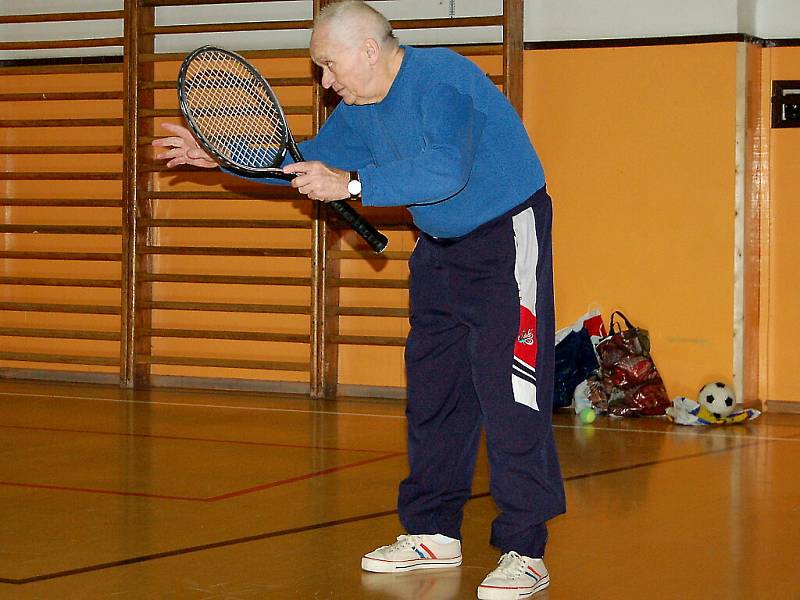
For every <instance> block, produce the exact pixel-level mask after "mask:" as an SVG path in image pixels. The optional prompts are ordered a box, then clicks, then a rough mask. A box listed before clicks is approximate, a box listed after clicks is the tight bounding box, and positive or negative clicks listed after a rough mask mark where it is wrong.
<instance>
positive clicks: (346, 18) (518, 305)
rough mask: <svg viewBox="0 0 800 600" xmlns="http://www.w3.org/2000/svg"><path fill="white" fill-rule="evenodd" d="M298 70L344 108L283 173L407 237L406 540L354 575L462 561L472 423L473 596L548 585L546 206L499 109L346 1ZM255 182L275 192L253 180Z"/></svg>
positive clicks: (555, 498)
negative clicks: (480, 533) (479, 520)
mask: <svg viewBox="0 0 800 600" xmlns="http://www.w3.org/2000/svg"><path fill="white" fill-rule="evenodd" d="M311 58H312V60H313V61H314V63H316V64H317V65H318V66H319V67H320V68H321V70H322V85H323V86H324V87H325V88H331V89H333V90H334V91H335V92H336V93H337V94H338V95H339V96H341V98H342V102H340V104H339V105H338V107H337V108H336V110H334V111H333V113H332V114H331V116H330V118H329V119H328V120H327V121H326V123H325V124H324V126H323V127H322V128H321V130H320V132H319V134H318V135H317V136H316V137H314V138H313V139H311V140H308V141H306V142H304V143H302V144H301V149H302V151H303V153H304V155H305V156H306V157H307V159H308V160H307V161H306V162H302V163H291V162H289V159H287V164H285V165H284V167H283V169H284V171H285V172H287V173H296V174H297V175H298V176H297V177H296V178H295V179H294V180H293V181H292V183H291V185H292V186H294V187H296V188H297V189H298V190H299V191H300V192H301V193H302V194H304V195H306V196H307V197H309V198H311V199H315V200H321V201H332V200H341V199H347V198H357V199H360V200H361V202H362V203H363V204H364V205H367V206H397V205H405V206H407V207H408V210H409V211H410V213H411V215H412V216H413V219H414V223H415V224H416V225H417V227H418V228H419V229H420V238H419V241H418V243H417V246H416V248H415V250H414V252H413V255H412V257H411V261H410V269H411V279H410V302H411V331H410V333H409V336H408V341H407V345H406V353H405V359H406V370H407V382H408V401H407V409H406V415H407V418H408V457H409V467H410V473H409V475H408V477H407V478H406V479H405V480H404V481H402V482H401V484H400V492H399V498H398V513H399V516H400V521H401V523H402V525H403V527H404V528H405V530H406V533H405V534H403V535H401V536H399V537H398V538H397V541H396V542H394V543H392V544H390V545H387V546H381V547H380V548H378V549H376V550H374V551H372V552H369V553H367V554H366V555H365V556H364V557H363V558H362V561H361V566H362V568H363V569H364V570H366V571H372V572H380V573H396V572H402V571H410V570H413V569H432V568H444V567H454V566H458V565H460V564H461V542H460V540H461V524H462V520H463V507H464V504H465V503H466V501H467V500H468V498H469V495H470V489H471V484H472V477H473V472H474V466H475V458H476V454H477V450H478V444H479V438H480V432H481V428H482V427H483V428H485V431H486V441H487V448H488V452H489V463H490V472H491V493H492V497H493V499H494V501H495V503H496V504H497V506H498V507H499V509H500V514H499V516H497V518H496V519H495V520H494V523H493V524H492V533H491V543H492V544H493V545H494V546H496V547H497V548H499V550H500V551H501V553H502V556H501V558H500V561H499V563H498V566H497V568H496V569H495V570H494V571H492V572H491V573H489V575H488V576H487V577H486V578H485V579H484V580H483V582H482V583H481V584H480V586H479V587H478V598H483V599H505V598H510V599H516V598H523V597H527V596H530V595H532V594H533V593H535V592H537V591H539V590H542V589H544V588H545V587H547V586H548V584H549V575H548V572H547V569H546V568H545V566H544V562H543V556H544V550H545V545H546V542H547V527H546V521H547V520H549V519H551V518H553V517H555V516H556V515H558V514H561V513H563V512H564V510H565V502H564V489H563V482H562V478H561V472H560V467H559V464H558V458H557V455H556V449H555V444H554V440H553V433H552V426H551V412H552V395H553V354H554V308H553V287H552V259H551V210H552V209H551V202H550V198H549V196H548V195H547V192H546V190H545V178H544V173H543V169H542V166H541V163H540V161H539V159H538V157H537V155H536V152H535V151H534V149H533V147H532V146H531V143H530V141H529V139H528V136H527V134H526V132H525V129H524V127H523V125H522V122H521V121H520V119H519V117H518V116H517V114H516V113H515V111H514V109H513V108H512V107H511V105H510V104H509V103H508V101H507V100H506V99H505V97H504V96H503V95H502V94H501V93H500V92H499V91H498V90H497V88H496V87H495V86H494V85H493V84H492V83H491V81H490V80H489V79H488V78H487V77H486V76H485V74H484V73H482V72H481V70H480V69H479V68H478V67H477V66H475V65H474V64H473V63H472V62H471V61H469V60H467V59H465V58H463V57H461V56H459V55H458V54H456V53H454V52H451V51H449V50H446V49H441V48H438V49H421V48H413V47H410V46H401V45H399V44H398V42H397V40H396V39H395V37H394V35H393V34H392V30H391V26H390V24H389V22H388V21H387V20H386V18H385V17H384V16H383V15H381V14H380V13H379V12H377V11H376V10H374V9H373V8H371V7H370V6H369V5H367V4H365V3H364V2H361V1H356V0H345V1H342V2H337V3H335V4H331V5H329V6H327V7H326V8H325V9H323V11H321V13H320V14H319V16H318V17H317V19H316V21H315V24H314V32H313V35H312V38H311ZM165 127H167V128H168V129H169V130H170V131H171V132H172V133H174V134H175V135H174V136H173V137H168V138H163V139H161V140H156V141H155V142H154V145H156V146H162V147H167V148H171V149H170V150H168V151H166V152H163V153H162V154H160V155H159V158H164V159H168V163H167V164H168V166H174V165H178V164H187V163H188V164H194V165H197V166H204V167H213V166H216V165H215V163H214V162H213V161H212V160H211V159H210V157H209V156H208V155H206V154H205V153H204V152H203V151H202V150H201V149H200V148H199V147H198V145H197V143H196V142H195V141H194V140H193V139H192V137H191V135H190V134H189V132H188V131H187V130H186V129H184V128H182V127H178V126H175V125H168V126H165ZM262 181H263V182H264V183H276V182H275V181H272V180H262Z"/></svg>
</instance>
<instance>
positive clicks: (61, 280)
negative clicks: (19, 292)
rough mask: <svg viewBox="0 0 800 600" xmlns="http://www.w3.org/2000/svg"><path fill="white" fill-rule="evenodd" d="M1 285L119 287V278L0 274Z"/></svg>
mask: <svg viewBox="0 0 800 600" xmlns="http://www.w3.org/2000/svg"><path fill="white" fill-rule="evenodd" d="M0 284H3V285H44V286H55V287H77V288H96V287H100V288H119V287H120V280H119V279H72V278H65V277H7V276H0Z"/></svg>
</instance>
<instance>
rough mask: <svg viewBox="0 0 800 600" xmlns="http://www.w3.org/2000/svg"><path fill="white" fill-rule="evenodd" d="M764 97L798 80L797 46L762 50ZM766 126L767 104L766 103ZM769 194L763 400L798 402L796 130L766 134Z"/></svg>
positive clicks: (799, 182) (799, 159)
mask: <svg viewBox="0 0 800 600" xmlns="http://www.w3.org/2000/svg"><path fill="white" fill-rule="evenodd" d="M763 64H764V67H763V72H764V84H765V85H764V87H765V90H764V93H765V94H766V95H767V97H769V95H770V94H771V89H772V85H771V81H772V80H775V79H797V80H800V48H796V47H786V48H780V47H778V48H768V49H766V50H765V51H764V63H763ZM764 104H765V115H764V116H765V118H766V119H767V126H769V125H768V124H769V120H768V119H769V110H770V106H769V102H765V103H764ZM768 139H769V149H768V152H769V183H768V185H769V190H768V204H767V206H766V207H765V208H766V223H765V227H766V235H765V236H764V237H765V238H766V239H767V240H768V242H769V245H768V246H767V247H766V248H765V249H764V252H765V260H766V262H767V263H768V267H767V268H766V272H765V275H764V277H765V278H766V282H765V283H764V285H765V290H764V291H765V292H766V295H767V302H766V303H763V304H764V311H765V313H764V314H763V322H764V324H765V327H766V332H765V338H766V357H765V359H764V361H765V367H766V373H765V378H766V382H765V386H764V388H765V394H766V398H767V399H768V400H778V401H793V402H800V386H798V385H797V338H798V331H799V330H800V301H799V300H798V293H797V289H798V284H797V273H798V272H800V237H798V232H797V226H798V223H800V204H798V198H800V129H772V130H770V131H769V138H768Z"/></svg>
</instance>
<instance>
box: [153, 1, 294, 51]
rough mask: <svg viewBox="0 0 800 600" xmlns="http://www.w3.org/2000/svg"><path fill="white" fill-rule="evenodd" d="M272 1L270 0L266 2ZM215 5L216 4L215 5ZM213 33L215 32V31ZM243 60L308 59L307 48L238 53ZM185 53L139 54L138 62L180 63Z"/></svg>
mask: <svg viewBox="0 0 800 600" xmlns="http://www.w3.org/2000/svg"><path fill="white" fill-rule="evenodd" d="M267 1H272V0H267ZM215 4H216V3H215ZM214 31H217V30H216V29H215V30H214ZM239 54H241V55H242V56H244V57H245V58H308V49H307V48H285V49H283V48H276V49H272V50H243V51H241V52H239ZM184 58H186V52H159V53H158V54H146V53H143V54H140V55H139V62H140V63H148V62H165V61H176V62H181V61H182V60H183V59H184Z"/></svg>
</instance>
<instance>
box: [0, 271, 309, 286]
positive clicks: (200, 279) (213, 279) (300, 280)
mask: <svg viewBox="0 0 800 600" xmlns="http://www.w3.org/2000/svg"><path fill="white" fill-rule="evenodd" d="M3 279H4V278H0V283H2V280H3ZM139 280H140V281H152V282H153V283H217V284H226V285H294V286H299V287H308V286H309V285H311V279H310V278H309V277H258V276H255V275H183V274H168V273H141V274H140V275H139Z"/></svg>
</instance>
